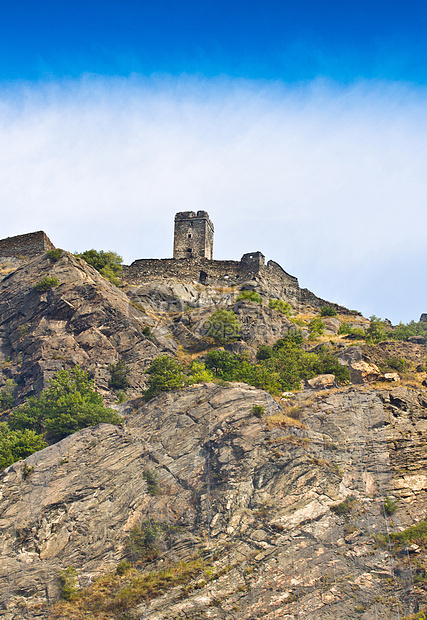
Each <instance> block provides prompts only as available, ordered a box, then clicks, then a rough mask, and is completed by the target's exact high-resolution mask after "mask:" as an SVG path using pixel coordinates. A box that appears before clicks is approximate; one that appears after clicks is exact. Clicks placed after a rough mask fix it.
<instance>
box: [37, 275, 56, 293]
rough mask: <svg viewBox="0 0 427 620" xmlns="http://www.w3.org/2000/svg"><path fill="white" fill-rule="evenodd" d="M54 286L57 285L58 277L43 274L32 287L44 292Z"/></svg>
mask: <svg viewBox="0 0 427 620" xmlns="http://www.w3.org/2000/svg"><path fill="white" fill-rule="evenodd" d="M54 286H59V280H58V278H55V276H45V277H44V278H43V279H42V280H40V281H39V282H37V283H36V284H34V286H33V289H34V290H35V291H37V293H46V292H47V291H48V290H49V289H51V288H53V287H54Z"/></svg>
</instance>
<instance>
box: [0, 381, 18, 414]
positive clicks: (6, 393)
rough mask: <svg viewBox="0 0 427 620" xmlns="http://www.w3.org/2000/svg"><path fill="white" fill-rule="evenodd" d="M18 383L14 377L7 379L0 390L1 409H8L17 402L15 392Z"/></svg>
mask: <svg viewBox="0 0 427 620" xmlns="http://www.w3.org/2000/svg"><path fill="white" fill-rule="evenodd" d="M15 388H16V383H15V381H14V380H13V379H6V381H5V383H4V386H3V387H2V389H1V390H0V411H7V409H10V408H11V407H13V405H14V403H15V398H14V392H15Z"/></svg>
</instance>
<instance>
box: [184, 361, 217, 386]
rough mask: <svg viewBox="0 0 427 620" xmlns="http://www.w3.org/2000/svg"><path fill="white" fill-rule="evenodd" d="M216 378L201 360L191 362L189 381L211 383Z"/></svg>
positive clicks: (190, 382)
mask: <svg viewBox="0 0 427 620" xmlns="http://www.w3.org/2000/svg"><path fill="white" fill-rule="evenodd" d="M213 380H214V376H213V374H212V373H211V372H210V370H208V369H207V368H206V366H205V364H203V362H201V361H200V360H194V362H193V363H192V364H191V368H190V374H189V375H188V383H189V384H190V385H191V384H192V383H210V382H212V381H213Z"/></svg>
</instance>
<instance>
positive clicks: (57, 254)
mask: <svg viewBox="0 0 427 620" xmlns="http://www.w3.org/2000/svg"><path fill="white" fill-rule="evenodd" d="M46 254H47V255H48V257H49V258H50V260H51V261H52V262H54V263H56V262H57V261H58V260H59V259H60V258H61V256H62V250H60V249H59V248H55V249H54V250H48V251H47V252H46Z"/></svg>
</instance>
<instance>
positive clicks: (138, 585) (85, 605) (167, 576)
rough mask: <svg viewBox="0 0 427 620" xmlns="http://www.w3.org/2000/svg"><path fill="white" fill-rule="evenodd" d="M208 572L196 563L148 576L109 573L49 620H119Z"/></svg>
mask: <svg viewBox="0 0 427 620" xmlns="http://www.w3.org/2000/svg"><path fill="white" fill-rule="evenodd" d="M204 569H205V564H204V561H203V560H201V559H196V560H193V561H190V562H180V563H179V564H176V565H174V566H171V567H169V568H165V569H164V570H161V571H157V572H151V573H146V574H142V573H141V572H140V571H139V570H137V569H136V568H130V569H129V570H127V571H126V572H125V574H124V575H118V574H117V573H109V574H107V575H104V576H102V577H100V578H99V579H97V580H96V581H95V583H94V584H93V585H91V586H89V587H88V588H86V589H84V590H81V591H80V592H77V593H76V594H75V595H74V596H73V597H72V600H70V601H59V602H58V603H57V604H56V605H55V606H54V608H53V610H52V612H51V614H50V615H49V620H89V619H90V620H117V619H119V618H121V617H124V614H125V613H126V611H128V610H131V609H134V608H135V607H136V606H137V605H138V604H140V603H142V602H149V601H150V600H152V599H154V598H156V597H158V596H160V595H162V594H163V593H164V592H166V591H167V590H170V589H171V588H174V587H176V586H179V585H185V584H188V582H189V581H191V580H192V579H194V578H195V577H197V576H198V575H199V574H200V573H201V572H202V571H203V570H204Z"/></svg>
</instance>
